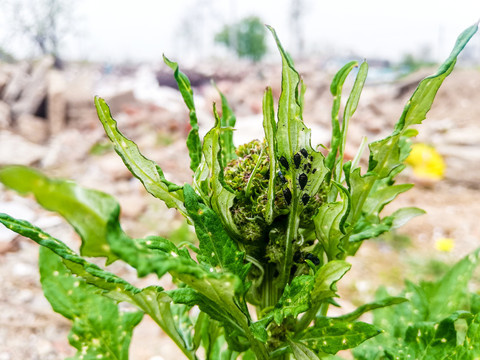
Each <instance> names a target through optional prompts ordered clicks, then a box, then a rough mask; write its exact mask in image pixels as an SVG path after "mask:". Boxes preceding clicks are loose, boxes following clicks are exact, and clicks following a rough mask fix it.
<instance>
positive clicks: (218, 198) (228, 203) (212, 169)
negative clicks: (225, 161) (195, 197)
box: [193, 105, 242, 239]
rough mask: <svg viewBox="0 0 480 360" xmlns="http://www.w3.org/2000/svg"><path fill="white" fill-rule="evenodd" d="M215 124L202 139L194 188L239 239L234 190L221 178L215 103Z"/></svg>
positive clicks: (220, 129) (219, 131)
mask: <svg viewBox="0 0 480 360" xmlns="http://www.w3.org/2000/svg"><path fill="white" fill-rule="evenodd" d="M213 113H214V116H215V126H214V127H213V128H212V129H211V130H210V131H209V132H208V133H207V134H206V135H205V137H204V139H203V148H202V152H203V161H202V163H201V164H200V167H199V169H198V171H197V173H196V174H195V181H194V184H193V186H194V188H195V190H197V192H198V193H199V194H200V196H201V197H202V199H203V201H204V202H205V204H208V205H210V206H211V207H212V209H213V210H215V212H216V213H217V215H218V216H219V217H220V220H221V222H222V223H223V225H224V228H225V229H226V230H227V231H228V233H229V235H230V236H232V237H234V238H236V239H240V238H242V234H241V232H240V230H239V229H238V228H237V227H236V225H235V222H234V221H233V217H232V214H231V212H230V208H231V207H232V205H233V200H234V199H235V194H234V192H233V191H232V190H231V189H230V188H229V187H228V186H227V184H226V183H225V181H224V179H223V171H224V170H223V166H222V149H221V146H220V134H221V132H222V131H223V130H222V128H221V126H220V118H219V116H218V113H217V110H216V108H215V105H214V107H213Z"/></svg>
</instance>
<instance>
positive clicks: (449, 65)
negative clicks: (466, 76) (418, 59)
mask: <svg viewBox="0 0 480 360" xmlns="http://www.w3.org/2000/svg"><path fill="white" fill-rule="evenodd" d="M477 29H478V24H475V25H472V26H470V27H469V28H467V29H466V30H465V31H463V32H462V33H461V34H460V35H459V37H458V38H457V41H456V43H455V46H454V47H453V50H452V52H451V53H450V56H449V57H448V58H447V60H445V62H444V63H443V64H442V65H441V66H440V68H439V69H438V71H437V72H436V73H435V74H434V75H432V76H429V77H427V78H425V79H424V80H422V81H421V82H420V84H419V85H418V87H417V89H416V90H415V92H414V93H413V95H412V97H411V98H410V100H409V101H408V102H407V105H406V106H405V109H404V110H403V114H402V116H401V117H400V119H399V121H398V123H397V125H396V127H395V130H396V131H401V130H404V129H406V128H407V127H408V126H410V125H414V124H420V123H421V122H422V121H423V120H424V119H425V116H426V114H427V112H428V111H429V110H430V107H431V106H432V102H433V99H434V98H435V95H436V94H437V91H438V89H439V88H440V85H442V82H443V80H445V78H446V77H447V76H448V75H450V73H451V72H452V70H453V68H454V66H455V63H456V61H457V57H458V55H459V54H460V52H461V51H462V50H463V48H464V47H465V45H467V43H468V41H469V40H470V39H471V38H472V36H473V35H474V34H475V33H476V32H477Z"/></svg>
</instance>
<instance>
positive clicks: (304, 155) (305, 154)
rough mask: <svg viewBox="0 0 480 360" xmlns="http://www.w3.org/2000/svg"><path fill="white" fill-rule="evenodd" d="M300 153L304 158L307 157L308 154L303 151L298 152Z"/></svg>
mask: <svg viewBox="0 0 480 360" xmlns="http://www.w3.org/2000/svg"><path fill="white" fill-rule="evenodd" d="M300 153H301V154H302V155H303V157H304V158H307V157H308V152H307V150H305V149H302V150H300Z"/></svg>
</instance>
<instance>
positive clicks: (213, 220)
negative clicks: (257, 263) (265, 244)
mask: <svg viewBox="0 0 480 360" xmlns="http://www.w3.org/2000/svg"><path fill="white" fill-rule="evenodd" d="M184 196H185V207H186V209H187V211H188V214H189V216H190V218H191V219H192V221H193V224H194V226H195V232H196V234H197V237H198V240H199V243H200V253H199V254H198V259H199V260H200V261H202V262H204V263H206V264H208V265H209V266H211V267H214V268H215V267H219V268H220V269H221V270H222V271H223V270H227V271H230V272H232V273H233V274H237V275H238V276H239V277H240V278H241V279H245V276H246V275H247V272H248V269H249V268H250V267H249V266H247V265H245V264H244V259H245V254H244V253H242V252H240V251H239V250H238V246H237V244H236V243H235V242H234V241H233V240H232V239H231V238H230V237H229V236H228V234H227V232H226V231H225V229H224V228H223V226H222V223H221V221H220V219H219V217H218V216H217V214H216V213H215V212H214V211H213V210H212V209H210V208H209V207H208V206H206V205H204V204H203V203H202V202H201V199H200V197H199V196H198V195H197V194H196V193H195V191H194V190H193V189H192V187H191V186H190V185H188V184H187V185H185V187H184Z"/></svg>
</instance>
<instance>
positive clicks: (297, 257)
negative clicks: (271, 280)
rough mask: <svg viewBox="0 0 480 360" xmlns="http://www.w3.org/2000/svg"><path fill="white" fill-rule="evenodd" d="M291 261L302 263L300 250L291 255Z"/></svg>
mask: <svg viewBox="0 0 480 360" xmlns="http://www.w3.org/2000/svg"><path fill="white" fill-rule="evenodd" d="M293 261H294V262H296V263H299V262H302V261H303V256H302V253H301V252H300V250H297V251H296V252H295V254H293Z"/></svg>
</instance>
